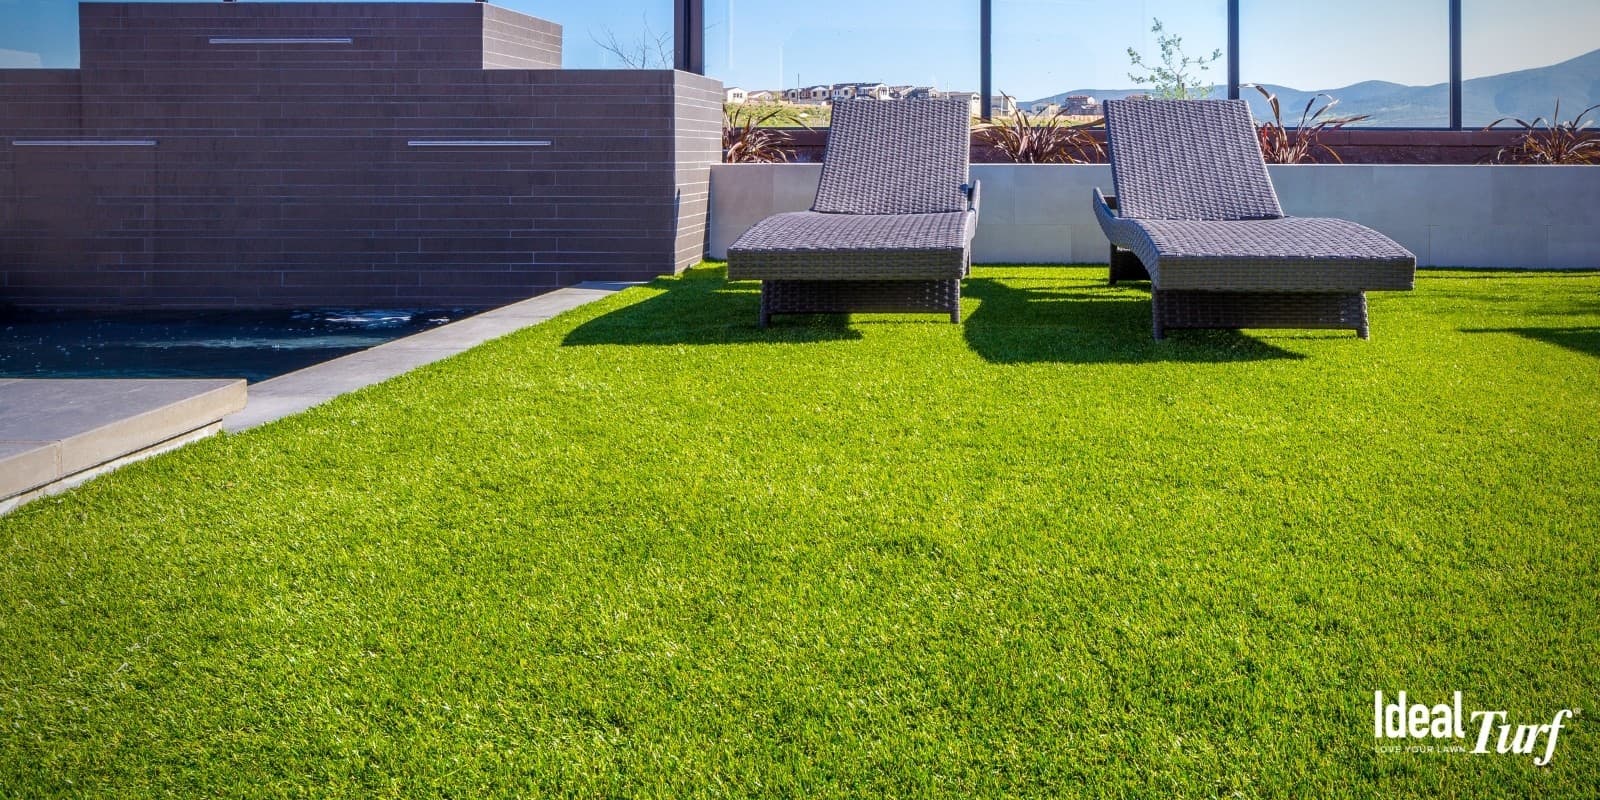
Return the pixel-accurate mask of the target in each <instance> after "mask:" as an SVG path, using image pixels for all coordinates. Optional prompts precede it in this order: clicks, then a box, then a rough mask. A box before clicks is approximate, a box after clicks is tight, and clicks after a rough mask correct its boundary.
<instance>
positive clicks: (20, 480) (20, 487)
mask: <svg viewBox="0 0 1600 800" xmlns="http://www.w3.org/2000/svg"><path fill="white" fill-rule="evenodd" d="M245 391H246V390H245V382H244V381H243V380H242V379H238V378H233V379H144V380H141V379H98V378H63V379H37V380H36V379H18V378H8V379H0V514H3V513H5V512H7V511H10V510H11V509H13V508H16V507H17V506H20V505H22V504H23V503H26V502H28V501H30V500H34V499H37V498H39V497H43V496H45V495H50V494H57V493H59V492H63V491H66V490H67V489H70V488H72V487H74V486H77V485H78V484H81V483H83V482H84V481H87V480H89V479H90V478H93V477H96V476H98V475H102V474H105V473H106V472H109V471H111V470H113V469H116V468H117V467H120V466H122V465H123V464H127V463H129V462H131V461H136V460H138V459H141V458H146V457H149V456H152V455H155V454H157V453H161V452H166V451H167V450H171V449H173V448H175V447H179V446H181V445H184V444H187V443H189V442H191V441H194V440H195V439H199V438H203V437H205V436H209V435H211V434H213V433H216V432H217V431H218V430H219V429H220V427H221V422H222V418H223V417H224V416H226V415H228V414H230V413H233V412H235V411H238V410H239V409H241V408H244V406H245Z"/></svg>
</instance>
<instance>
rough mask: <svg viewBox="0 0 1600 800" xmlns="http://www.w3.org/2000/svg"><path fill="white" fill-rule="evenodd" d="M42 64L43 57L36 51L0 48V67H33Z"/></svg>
mask: <svg viewBox="0 0 1600 800" xmlns="http://www.w3.org/2000/svg"><path fill="white" fill-rule="evenodd" d="M42 66H44V59H42V58H40V57H39V54H38V53H30V52H28V51H26V50H6V49H4V48H0V69H15V68H17V67H22V68H35V67H42Z"/></svg>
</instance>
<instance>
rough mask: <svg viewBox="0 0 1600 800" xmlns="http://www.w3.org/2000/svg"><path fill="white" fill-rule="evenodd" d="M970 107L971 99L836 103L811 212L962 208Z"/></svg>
mask: <svg viewBox="0 0 1600 800" xmlns="http://www.w3.org/2000/svg"><path fill="white" fill-rule="evenodd" d="M969 114H970V107H969V106H968V104H967V102H966V101H965V100H897V101H880V100H841V101H839V102H836V103H834V104H833V122H832V124H831V126H830V127H829V128H828V149H827V152H826V153H825V154H824V156H823V164H822V182H821V183H820V184H819V185H818V187H817V197H816V201H815V202H814V203H813V204H812V206H811V208H812V210H813V211H821V212H824V213H830V214H930V213H936V212H941V211H963V210H965V209H966V207H967V198H966V195H965V194H964V193H963V191H962V189H961V185H962V184H964V183H966V182H967V155H968V152H969V151H970V149H971V118H970V116H969Z"/></svg>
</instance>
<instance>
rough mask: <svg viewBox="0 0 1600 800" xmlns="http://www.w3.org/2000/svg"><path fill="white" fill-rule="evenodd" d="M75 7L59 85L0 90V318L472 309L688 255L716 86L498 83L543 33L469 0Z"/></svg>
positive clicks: (654, 80) (531, 79) (546, 50)
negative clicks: (51, 312) (71, 46)
mask: <svg viewBox="0 0 1600 800" xmlns="http://www.w3.org/2000/svg"><path fill="white" fill-rule="evenodd" d="M80 14H81V17H82V21H83V32H82V36H83V40H84V47H83V64H84V66H83V68H82V69H81V70H76V71H72V70H51V71H21V70H14V71H4V72H3V73H0V126H3V127H0V136H3V137H5V138H4V140H3V142H0V187H6V189H7V191H5V193H4V196H3V197H0V303H11V304H17V305H24V306H56V307H65V306H79V307H93V306H119V307H283V306H307V305H352V306H383V305H402V306H405V305H469V306H479V305H492V304H498V303H503V302H508V301H511V300H515V299H519V298H522V297H527V296H529V295H531V294H534V293H537V292H540V291H544V290H547V289H550V288H554V287H557V286H562V285H569V284H572V283H575V282H578V281H582V280H592V279H611V280H637V279H645V278H649V277H653V276H655V275H660V274H665V273H671V272H673V271H676V270H679V269H682V268H683V267H685V266H687V265H689V264H692V263H693V262H694V261H695V260H698V258H699V256H700V253H701V252H702V251H703V247H704V235H705V207H706V185H707V181H708V177H707V176H708V171H709V165H710V162H711V161H714V160H715V159H716V155H717V144H716V142H717V138H716V137H717V125H716V120H717V119H718V118H719V117H718V115H719V113H720V105H719V103H718V101H719V100H720V95H721V86H720V84H719V83H717V82H716V81H712V80H709V79H705V78H702V77H700V76H693V75H685V74H681V73H674V72H672V71H666V70H652V71H631V70H630V71H622V70H556V69H522V68H514V67H513V66H511V65H513V64H515V63H517V62H529V63H533V62H538V61H540V60H541V59H554V60H555V61H556V62H559V58H560V55H559V50H560V45H559V28H558V27H557V26H554V25H551V24H549V23H544V22H542V21H539V20H534V19H532V18H531V17H525V16H523V15H519V14H514V13H512V12H508V11H505V10H503V9H496V8H492V7H486V6H485V5H483V4H464V3H454V4H444V3H418V4H411V3H392V4H390V3H381V4H380V3H374V4H348V5H347V4H339V5H333V4H311V3H283V4H274V3H230V4H220V3H219V4H208V5H189V4H170V5H169V4H120V3H118V4H96V5H84V6H82V7H81V11H80ZM474 31H476V32H475V33H474ZM224 37H226V38H230V39H292V38H322V39H328V38H333V39H343V38H348V39H350V40H351V41H350V43H348V44H344V43H329V42H315V43H268V42H254V43H237V42H235V43H228V44H212V43H211V40H212V39H213V38H224ZM552 37H553V38H552ZM489 66H492V67H495V68H492V69H486V68H485V67H489ZM50 140H68V141H70V142H76V143H79V144H82V143H84V142H88V141H94V142H99V143H101V144H98V145H96V146H67V145H66V144H63V143H59V142H57V143H50ZM108 141H110V142H115V143H114V144H105V142H108ZM449 142H455V143H456V144H447V143H449ZM466 142H472V143H476V144H466ZM486 142H492V143H496V144H494V145H492V146H484V145H483V143H486ZM536 142H537V143H548V144H547V145H534V144H532V143H536Z"/></svg>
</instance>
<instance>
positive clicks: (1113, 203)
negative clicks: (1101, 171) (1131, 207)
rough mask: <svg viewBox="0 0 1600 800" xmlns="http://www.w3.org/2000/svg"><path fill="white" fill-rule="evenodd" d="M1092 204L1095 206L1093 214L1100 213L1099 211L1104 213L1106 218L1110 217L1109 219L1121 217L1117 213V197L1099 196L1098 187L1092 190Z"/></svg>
mask: <svg viewBox="0 0 1600 800" xmlns="http://www.w3.org/2000/svg"><path fill="white" fill-rule="evenodd" d="M1094 204H1095V212H1096V213H1100V212H1101V211H1104V212H1105V213H1106V216H1110V217H1120V216H1122V215H1121V214H1119V213H1117V196H1116V195H1114V194H1113V195H1105V194H1101V192H1100V189H1099V187H1096V188H1095V190H1094Z"/></svg>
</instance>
